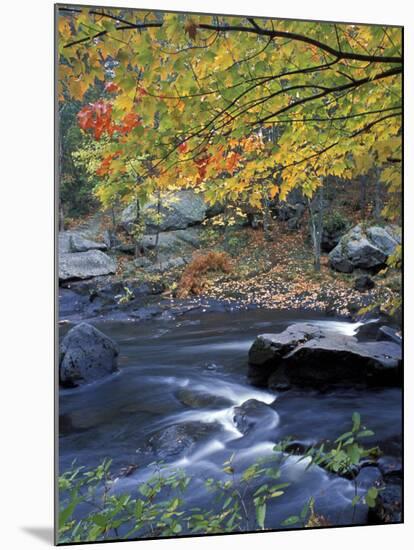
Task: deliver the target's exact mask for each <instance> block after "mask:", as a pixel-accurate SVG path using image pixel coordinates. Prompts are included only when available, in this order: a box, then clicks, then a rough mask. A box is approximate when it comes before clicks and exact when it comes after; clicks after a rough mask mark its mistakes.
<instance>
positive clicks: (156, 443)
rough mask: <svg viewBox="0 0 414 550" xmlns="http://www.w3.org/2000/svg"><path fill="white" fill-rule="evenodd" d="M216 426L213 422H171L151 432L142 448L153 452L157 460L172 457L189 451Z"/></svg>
mask: <svg viewBox="0 0 414 550" xmlns="http://www.w3.org/2000/svg"><path fill="white" fill-rule="evenodd" d="M215 429H217V426H216V425H215V424H213V423H209V424H206V423H203V422H185V423H182V424H173V425H172V426H168V427H167V428H162V429H160V430H158V431H157V432H154V433H153V434H151V435H150V436H149V437H148V438H147V440H146V442H145V445H144V450H145V451H149V452H152V453H154V454H155V455H156V456H157V459H158V460H160V459H161V460H167V459H173V458H176V457H178V456H181V455H186V454H187V453H188V452H190V451H191V450H192V449H193V448H194V445H195V444H196V442H197V441H199V440H200V439H204V438H206V437H207V436H208V435H210V434H211V433H212V432H213V431H214V430H215Z"/></svg>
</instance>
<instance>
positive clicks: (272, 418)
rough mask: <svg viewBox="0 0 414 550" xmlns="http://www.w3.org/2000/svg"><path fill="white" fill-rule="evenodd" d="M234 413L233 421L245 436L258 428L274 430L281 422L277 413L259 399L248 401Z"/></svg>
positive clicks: (235, 408)
mask: <svg viewBox="0 0 414 550" xmlns="http://www.w3.org/2000/svg"><path fill="white" fill-rule="evenodd" d="M233 412H234V417H233V421H234V423H235V425H236V427H237V429H238V430H239V432H241V433H242V434H243V435H246V434H248V433H249V432H250V431H251V430H254V429H255V428H256V427H264V428H266V429H272V428H273V427H276V425H277V423H278V420H279V417H278V415H277V413H276V411H274V410H273V409H272V408H271V407H269V405H266V403H263V402H262V401H258V400H257V399H248V400H247V401H245V402H244V403H243V404H242V405H240V406H239V407H234V409H233Z"/></svg>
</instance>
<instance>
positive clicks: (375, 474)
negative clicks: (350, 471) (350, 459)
mask: <svg viewBox="0 0 414 550" xmlns="http://www.w3.org/2000/svg"><path fill="white" fill-rule="evenodd" d="M356 483H357V484H358V487H361V488H362V489H369V488H370V487H373V486H375V487H379V486H380V485H381V484H382V473H381V470H380V469H379V468H377V467H376V466H366V467H365V468H361V470H360V472H359V473H358V475H357V477H356Z"/></svg>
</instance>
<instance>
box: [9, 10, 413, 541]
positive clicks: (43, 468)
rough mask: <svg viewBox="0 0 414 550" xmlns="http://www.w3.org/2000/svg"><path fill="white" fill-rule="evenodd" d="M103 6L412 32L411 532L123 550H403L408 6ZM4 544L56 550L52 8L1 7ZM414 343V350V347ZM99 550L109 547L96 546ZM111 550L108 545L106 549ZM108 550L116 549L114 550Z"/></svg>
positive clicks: (362, 530)
mask: <svg viewBox="0 0 414 550" xmlns="http://www.w3.org/2000/svg"><path fill="white" fill-rule="evenodd" d="M96 3H97V4H100V5H119V6H123V5H124V4H127V5H128V7H137V8H139V7H143V8H160V9H179V10H193V11H209V12H217V13H223V12H225V13H234V14H248V15H267V16H276V17H290V18H303V19H324V20H338V21H357V22H367V23H386V24H403V25H405V35H406V48H405V53H406V62H405V70H406V92H405V109H406V115H405V123H406V156H405V168H406V173H405V222H406V228H405V229H406V233H405V246H406V275H405V284H406V296H405V309H406V322H405V336H406V363H405V369H406V385H405V388H406V392H405V397H406V399H405V400H406V409H405V420H406V508H405V519H406V524H405V525H395V526H386V527H383V526H380V527H358V528H352V529H328V530H323V531H307V532H296V533H295V532H289V533H268V534H261V535H243V536H240V535H239V536H226V537H205V538H197V539H180V540H171V541H149V542H130V543H122V544H123V545H122V546H117V547H116V548H133V547H136V548H141V549H142V550H144V549H146V550H147V549H149V550H151V549H154V550H155V549H161V550H164V549H169V550H175V549H178V548H180V549H181V548H183V549H189V548H193V547H194V546H195V545H197V548H199V549H204V548H205V549H206V548H211V547H213V548H217V549H223V548H226V550H227V549H228V550H232V549H235V548H238V549H239V548H250V547H251V546H252V545H260V546H261V547H262V548H263V549H268V548H269V549H270V548H274V547H275V546H278V547H287V548H289V550H291V549H293V550H294V549H296V548H307V549H313V548H318V549H321V550H324V549H328V548H329V549H330V550H331V549H332V548H335V550H342V549H347V550H348V549H349V548H352V547H354V548H356V549H357V548H358V549H359V548H363V547H371V548H375V549H376V550H381V549H389V548H393V547H394V548H395V547H396V546H397V545H398V547H399V549H405V548H407V547H408V545H410V546H411V543H409V540H410V538H411V539H414V528H413V525H414V523H413V519H414V518H413V510H414V508H413V498H412V492H413V490H414V483H413V477H414V475H413V474H414V461H413V437H412V434H413V429H412V421H413V405H412V404H410V401H411V397H412V395H413V390H412V384H413V380H414V377H413V375H412V370H413V368H414V365H413V364H412V361H411V359H412V357H413V353H412V352H413V344H412V341H413V337H412V320H413V319H412V311H413V306H414V302H413V299H412V290H413V289H412V287H411V285H412V284H413V278H412V275H413V270H412V267H413V257H414V252H413V250H412V248H411V243H412V242H413V239H414V229H413V227H414V224H413V218H414V213H413V206H414V201H413V191H412V182H413V162H412V158H413V140H412V138H413V131H412V121H414V113H413V100H414V97H413V91H414V86H413V69H412V68H413V66H414V59H413V30H414V18H413V14H412V13H411V9H410V5H412V4H411V2H409V1H407V2H404V1H403V0H393V1H390V0H387V1H382V0H381V1H380V0H373V1H371V0H363V1H362V0H346V1H333V0H330V1H322V0H308V1H305V0H300V1H299V0H296V1H294V2H283V3H282V2H272V3H270V2H266V1H265V0H255V1H254V2H252V1H250V2H248V1H247V0H210V1H209V2H208V3H205V2H203V1H202V0H191V1H190V0H187V1H185V0H169V1H160V0H139V1H138V0H124V1H123V2H122V1H121V2H119V1H118V2H117V1H116V0H114V1H112V2H105V0H100V1H97V2H96ZM0 14H1V19H0V41H1V50H0V56H1V57H0V75H1V80H0V94H1V103H0V106H1V118H0V137H1V152H2V161H1V164H0V224H1V230H0V239H1V246H0V261H1V267H0V277H1V284H0V307H1V316H0V323H1V328H0V335H1V340H0V350H1V351H0V358H1V364H0V369H1V371H0V372H1V375H0V380H1V386H0V387H1V400H0V402H1V407H2V411H1V414H0V419H1V422H2V429H1V432H0V434H1V435H0V437H1V439H0V441H1V450H0V460H1V464H0V480H1V481H0V508H1V510H0V546H1V548H4V549H5V550H9V549H19V550H26V549H29V548H30V549H37V548H46V547H48V546H50V545H51V544H52V511H53V492H52V480H53V477H52V475H53V3H52V2H51V1H49V0H30V1H22V0H20V1H19V0H14V1H12V0H8V2H7V3H6V2H4V3H2V6H1V9H0ZM410 340H411V341H410ZM89 548H91V549H92V548H99V549H101V550H102V548H103V546H102V545H91V546H89ZM105 548H107V546H105ZM108 548H109V547H108Z"/></svg>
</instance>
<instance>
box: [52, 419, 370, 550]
mask: <svg viewBox="0 0 414 550" xmlns="http://www.w3.org/2000/svg"><path fill="white" fill-rule="evenodd" d="M352 421H353V423H352V428H351V430H349V431H348V432H345V433H344V434H342V435H340V436H339V437H338V438H337V439H336V440H335V442H334V443H335V444H334V445H333V446H331V447H330V448H328V447H327V445H326V444H325V443H324V444H322V445H320V446H319V447H311V448H310V449H309V450H308V451H307V452H305V453H304V455H303V456H300V457H298V461H301V460H304V459H307V460H308V464H307V466H306V468H307V469H308V468H310V467H311V466H320V467H322V468H324V469H326V470H328V471H330V472H332V473H335V474H339V475H342V476H346V477H349V478H351V479H352V480H353V483H354V487H355V496H354V498H353V500H352V503H351V504H352V509H353V518H352V519H354V515H355V510H356V506H357V504H365V505H367V506H368V507H373V506H375V503H376V499H377V496H378V492H379V491H380V489H379V488H378V487H375V486H373V487H370V488H369V489H368V491H366V492H365V494H364V495H363V494H362V490H360V488H359V487H358V482H357V479H356V473H357V470H358V466H359V464H360V461H361V460H362V459H364V458H367V457H373V456H377V455H378V453H379V450H378V448H377V447H372V448H365V447H363V446H362V445H361V443H360V441H361V440H362V439H364V438H366V437H369V436H371V435H373V432H372V431H371V430H368V429H366V428H365V427H364V426H361V418H360V415H359V414H358V413H354V414H353V417H352ZM288 443H289V441H288V440H286V441H283V442H281V443H279V444H278V445H275V447H274V451H275V453H274V454H273V455H272V456H270V457H264V458H261V459H259V460H257V461H255V462H254V463H252V464H250V465H249V466H247V467H246V468H243V469H240V468H238V467H237V464H236V461H235V454H233V455H232V456H231V457H230V458H229V459H228V460H226V461H225V462H224V464H223V468H222V471H223V473H224V474H226V476H225V477H224V479H223V478H220V479H217V478H213V477H208V478H206V479H204V480H203V481H202V487H201V488H199V489H200V490H203V489H206V490H207V491H209V492H210V493H211V494H212V499H211V507H210V508H209V509H205V508H200V507H191V506H189V505H188V502H189V498H190V496H193V494H194V487H195V485H194V484H196V483H200V480H197V479H196V478H195V477H191V476H190V475H188V474H187V473H186V472H185V471H184V470H182V469H175V470H171V468H169V467H168V466H167V465H165V464H160V463H152V464H150V465H149V466H148V467H147V468H152V469H153V474H152V475H151V476H150V477H149V478H148V479H146V480H145V481H143V482H140V483H137V486H136V487H135V488H134V490H133V491H132V492H131V494H120V492H119V491H117V487H118V481H119V478H118V477H116V476H114V475H113V474H111V472H110V467H111V461H110V460H105V461H103V462H102V464H100V465H99V466H98V467H97V468H95V469H93V470H90V471H87V470H85V468H83V467H77V466H76V465H75V464H73V466H72V469H71V470H69V471H67V472H65V473H63V474H62V475H61V476H60V478H59V491H60V495H61V508H60V515H59V542H60V543H68V542H84V541H97V540H112V539H119V538H122V539H128V538H147V537H167V536H174V535H179V534H180V533H185V534H213V533H231V532H242V531H254V530H264V529H266V528H273V529H274V528H276V527H278V525H273V524H272V521H271V517H270V516H269V513H268V504H269V503H270V502H271V501H273V500H274V499H276V498H280V497H282V496H283V495H284V494H285V490H286V489H287V488H288V487H289V486H290V483H288V482H283V481H282V480H281V479H280V478H281V466H282V464H283V463H284V461H285V460H286V458H287V457H288V456H289V452H288ZM134 470H135V469H134ZM197 490H198V489H197ZM326 525H329V523H328V520H327V519H326V518H325V517H323V516H322V515H320V514H318V513H317V512H316V500H315V497H311V498H310V499H309V500H308V501H307V502H306V503H305V504H304V506H303V508H302V510H301V511H300V512H299V513H298V514H297V515H293V516H290V517H288V518H287V519H285V520H284V521H283V522H282V524H281V526H282V527H295V526H297V527H315V526H326ZM266 526H267V527H266Z"/></svg>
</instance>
